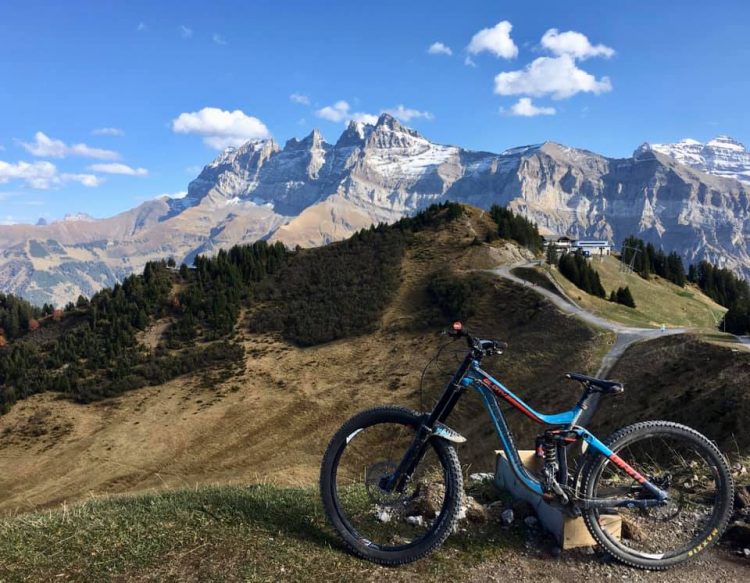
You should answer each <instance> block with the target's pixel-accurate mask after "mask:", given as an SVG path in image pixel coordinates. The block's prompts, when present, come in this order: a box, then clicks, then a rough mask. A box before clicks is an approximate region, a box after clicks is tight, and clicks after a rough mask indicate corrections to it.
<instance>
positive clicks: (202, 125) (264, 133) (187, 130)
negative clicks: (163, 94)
mask: <svg viewBox="0 0 750 583" xmlns="http://www.w3.org/2000/svg"><path fill="white" fill-rule="evenodd" d="M172 131H173V132H175V133H178V134H198V135H200V136H203V142H204V143H206V144H207V145H209V146H211V147H212V148H216V149H217V150H223V149H224V148H226V147H228V146H240V145H242V144H244V143H245V142H247V141H250V140H262V139H265V138H268V137H270V135H271V133H270V132H269V131H268V128H267V127H266V125H265V124H264V123H263V122H262V121H260V120H259V119H258V118H257V117H253V116H249V115H246V114H245V113H244V112H243V111H241V110H239V109H235V110H234V111H225V110H223V109H219V108H218V107H204V108H203V109H201V110H200V111H194V112H190V113H181V114H180V115H179V116H177V117H176V118H175V119H174V120H172Z"/></svg>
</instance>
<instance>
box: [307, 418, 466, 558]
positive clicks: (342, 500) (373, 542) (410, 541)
mask: <svg viewBox="0 0 750 583" xmlns="http://www.w3.org/2000/svg"><path fill="white" fill-rule="evenodd" d="M420 424H421V418H420V416H419V415H418V414H417V413H415V412H413V411H410V410H408V409H403V408H400V407H379V408H376V409H370V410H367V411H363V412H362V413H359V414H357V415H355V416H354V417H352V418H351V419H350V420H349V421H347V422H346V423H345V424H344V425H343V426H342V427H341V429H339V431H338V432H337V433H336V435H335V436H334V437H333V439H332V440H331V443H330V444H329V446H328V449H327V450H326V453H325V455H324V457H323V463H322V467H321V473H320V490H321V496H322V499H323V508H324V510H325V512H326V514H327V516H328V518H329V520H330V522H331V524H332V525H333V527H334V528H335V529H336V531H337V532H338V533H339V535H340V536H341V538H342V539H343V541H344V542H345V543H346V545H347V547H349V549H350V550H351V551H353V552H354V553H355V554H357V555H359V556H360V557H363V558H365V559H368V560H370V561H373V562H376V563H380V564H383V565H400V564H404V563H409V562H412V561H416V560H417V559H420V558H422V557H424V556H425V555H427V554H428V553H430V552H432V551H434V550H435V549H437V548H438V547H439V546H440V545H441V544H442V543H443V542H444V541H445V539H446V538H447V537H448V535H449V534H450V533H451V531H452V530H453V526H454V524H455V523H456V520H457V517H458V512H459V507H460V504H461V496H462V493H463V481H462V476H461V467H460V464H459V462H458V456H457V455H456V451H455V449H454V448H453V447H452V446H451V445H450V444H449V443H447V442H446V441H444V440H442V439H438V438H431V439H429V440H428V442H427V444H426V446H425V447H426V450H425V451H424V455H422V457H421V458H420V460H419V463H418V465H417V467H416V469H415V471H414V473H413V474H412V476H411V479H410V480H409V481H408V483H407V484H406V486H405V488H403V491H402V492H398V491H389V490H388V489H387V488H384V487H383V486H384V484H386V483H387V480H388V477H389V476H391V475H392V474H393V472H394V471H395V469H396V468H397V467H398V464H399V462H400V461H401V459H402V457H403V456H404V454H405V453H406V451H407V449H408V448H409V446H410V445H411V444H412V442H413V440H414V438H415V436H416V434H417V430H418V428H419V426H420Z"/></svg>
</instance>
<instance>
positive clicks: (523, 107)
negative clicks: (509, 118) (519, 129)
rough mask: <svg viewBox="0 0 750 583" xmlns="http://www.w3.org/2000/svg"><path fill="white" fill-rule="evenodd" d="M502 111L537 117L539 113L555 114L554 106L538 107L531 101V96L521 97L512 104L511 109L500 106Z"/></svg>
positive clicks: (508, 113) (509, 113) (520, 115)
mask: <svg viewBox="0 0 750 583" xmlns="http://www.w3.org/2000/svg"><path fill="white" fill-rule="evenodd" d="M500 113H506V114H507V115H515V116H519V117H535V116H537V115H555V113H556V111H555V108H554V107H537V106H536V105H534V103H533V102H532V101H531V98H530V97H521V99H519V100H518V101H517V102H516V103H514V104H513V105H511V107H510V109H509V110H507V111H506V110H504V109H503V108H500Z"/></svg>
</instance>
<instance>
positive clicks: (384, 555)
mask: <svg viewBox="0 0 750 583" xmlns="http://www.w3.org/2000/svg"><path fill="white" fill-rule="evenodd" d="M445 334H447V335H449V336H451V337H452V338H453V339H454V340H455V339H459V338H462V339H465V340H466V342H467V345H468V350H467V352H466V355H465V357H464V358H463V361H462V362H461V364H460V366H459V367H458V369H457V370H456V372H455V373H454V374H453V377H452V378H451V380H450V382H448V384H447V385H446V387H445V389H444V391H443V393H442V394H441V396H440V398H439V399H438V401H437V404H436V405H435V407H434V408H433V409H432V411H430V412H428V413H418V412H415V411H412V410H409V409H405V408H402V407H395V406H388V407H378V408H374V409H369V410H366V411H363V412H361V413H359V414H357V415H355V416H354V417H352V418H351V419H349V420H348V421H347V422H346V423H344V425H343V426H342V427H341V428H340V429H339V430H338V432H337V433H336V434H335V435H334V437H333V439H332V440H331V442H330V444H329V445H328V448H327V450H326V452H325V455H324V457H323V462H322V467H321V474H320V488H321V495H322V499H323V507H324V509H325V512H326V514H327V516H328V518H329V520H330V522H331V524H332V525H333V527H334V528H335V529H336V531H337V532H338V533H339V535H340V536H341V538H342V539H343V541H344V543H345V544H346V546H347V547H348V548H349V549H350V550H351V551H352V552H353V553H354V554H356V555H358V556H360V557H362V558H365V559H368V560H370V561H373V562H376V563H380V564H383V565H399V564H404V563H409V562H412V561H416V560H417V559H420V558H422V557H424V556H426V555H427V554H429V553H431V552H433V551H434V550H436V549H437V548H438V547H439V546H440V545H441V544H442V543H443V542H444V541H445V540H446V538H447V537H448V536H449V535H450V533H451V532H452V531H453V530H454V527H455V525H456V522H457V520H458V516H459V510H460V506H461V501H462V496H463V477H462V471H461V466H460V464H459V460H458V456H457V454H456V450H455V447H454V446H455V445H456V444H459V443H463V442H464V441H466V439H465V438H464V437H463V436H461V435H460V434H459V433H457V432H456V431H455V430H453V429H451V428H450V427H448V426H447V425H445V421H446V419H447V418H448V416H449V415H450V413H451V411H452V410H453V408H454V407H455V406H456V404H457V403H458V401H459V399H460V398H461V396H462V395H463V394H464V393H465V392H466V391H467V389H469V388H471V389H474V390H476V391H477V392H478V393H479V395H480V397H481V399H482V401H483V404H484V406H485V408H486V409H487V411H488V413H489V416H490V419H491V421H492V424H493V425H494V427H495V430H496V432H497V435H498V437H499V440H500V443H501V445H502V448H503V450H504V451H505V454H506V457H507V460H508V463H509V466H510V468H511V469H512V471H513V473H514V474H515V476H516V477H517V478H518V480H519V481H520V482H521V483H522V484H523V485H524V486H525V487H526V488H528V489H529V490H531V491H532V492H535V493H536V494H538V495H539V496H540V497H541V498H542V499H543V501H544V502H545V503H547V504H550V505H553V506H555V507H557V508H558V509H560V510H561V511H562V512H564V513H565V514H566V515H569V516H574V517H578V516H582V517H583V519H584V521H585V524H586V526H587V528H588V530H589V531H590V532H591V535H592V536H593V538H594V540H595V541H596V542H597V543H599V544H600V545H601V546H602V547H603V548H604V549H605V550H606V552H607V553H609V554H610V555H611V556H612V557H614V558H615V559H617V560H619V561H621V562H623V563H625V564H627V565H630V566H634V567H640V568H644V569H653V570H661V569H667V568H669V567H672V566H674V565H676V564H678V563H681V562H683V561H685V560H687V559H689V558H691V557H695V556H696V555H698V554H699V553H701V552H703V551H705V550H706V549H707V548H708V547H709V545H712V544H713V543H715V542H716V541H717V540H718V539H719V537H720V536H721V535H722V533H723V532H724V530H725V528H726V526H727V523H728V522H729V519H730V516H731V513H732V503H733V489H734V486H733V483H732V478H731V475H730V472H729V466H728V463H727V461H726V459H725V457H724V456H723V455H722V453H721V452H720V451H719V449H718V448H717V447H716V445H715V444H714V443H713V442H712V441H710V440H709V439H708V438H706V437H705V436H703V435H701V434H700V433H698V432H697V431H695V430H694V429H691V428H689V427H687V426H685V425H680V424H677V423H672V422H668V421H645V422H640V423H635V424H633V425H629V426H627V427H624V428H622V429H620V430H618V431H615V432H614V433H613V434H612V435H610V436H609V437H608V438H607V439H605V440H604V441H600V440H599V439H598V438H597V437H596V436H594V435H593V434H592V433H591V432H590V431H588V430H587V429H586V428H585V427H583V426H581V425H579V424H578V423H579V421H580V420H582V418H583V415H584V412H586V411H587V410H589V409H590V407H591V406H592V404H593V403H594V401H595V400H598V399H599V398H600V397H601V396H604V395H614V394H619V393H622V392H623V391H624V385H623V384H622V383H620V382H618V381H612V380H603V379H598V378H594V377H590V376H586V375H582V374H577V373H568V374H567V375H566V376H567V377H568V378H569V379H572V380H575V381H578V382H580V383H581V385H582V387H583V392H582V394H581V397H580V398H579V400H578V402H577V403H576V405H575V406H574V407H573V408H572V409H570V410H568V411H564V412H562V413H555V414H550V415H545V414H542V413H539V412H537V411H535V410H534V409H532V408H531V407H530V406H529V405H527V404H526V403H525V402H524V401H522V400H521V399H520V398H519V397H517V396H516V395H515V394H513V392H511V391H510V390H509V389H508V388H506V387H505V386H504V385H503V384H502V383H501V382H500V381H498V380H496V379H495V378H493V377H492V376H491V375H489V374H488V373H487V372H485V371H484V370H482V368H481V366H480V365H481V362H482V359H483V358H486V357H490V356H496V355H500V354H502V353H503V352H504V351H505V350H506V348H507V345H506V344H505V343H503V342H499V341H496V340H482V339H480V338H476V337H474V336H472V335H471V334H469V333H468V331H467V330H466V329H465V328H464V327H463V326H462V325H461V324H460V323H459V322H456V323H455V324H454V325H453V326H452V328H451V329H450V330H448V331H446V332H445ZM498 398H499V399H502V400H503V401H505V402H507V403H509V404H510V405H512V406H513V407H515V408H516V409H519V410H520V411H521V412H522V413H523V414H525V415H526V416H527V417H529V418H530V419H531V420H533V421H535V422H537V423H540V424H542V425H545V426H548V427H547V428H546V430H545V431H543V433H541V434H540V435H539V436H538V437H537V443H536V453H537V455H538V456H540V457H541V458H542V460H543V464H542V466H541V467H542V469H541V471H539V472H536V473H533V472H531V471H530V470H528V469H527V468H526V467H525V466H524V465H523V463H522V462H521V459H520V456H519V454H518V450H517V448H516V445H515V443H514V440H513V436H512V434H511V432H510V430H509V428H508V425H507V422H506V420H505V417H504V414H503V412H502V410H501V409H500V407H499V404H498ZM575 444H580V445H581V447H580V449H581V450H585V451H582V452H581V453H579V454H578V455H577V456H576V460H577V462H578V463H577V464H576V465H575V466H576V469H575V470H573V469H572V468H573V466H572V465H569V461H568V457H569V453H571V452H572V451H573V449H574V448H573V447H572V446H573V445H575ZM575 449H576V451H577V450H578V448H575ZM542 460H540V461H542ZM615 514H617V515H619V516H620V518H621V520H622V526H623V528H622V536H620V537H618V536H615V534H613V533H611V532H610V531H609V530H607V529H605V528H604V526H603V523H605V522H607V520H606V515H615Z"/></svg>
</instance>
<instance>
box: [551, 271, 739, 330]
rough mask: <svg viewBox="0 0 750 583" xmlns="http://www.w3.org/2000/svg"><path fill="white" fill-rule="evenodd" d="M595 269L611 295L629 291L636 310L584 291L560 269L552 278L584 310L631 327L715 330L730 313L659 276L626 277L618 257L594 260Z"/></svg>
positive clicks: (692, 289) (697, 292)
mask: <svg viewBox="0 0 750 583" xmlns="http://www.w3.org/2000/svg"><path fill="white" fill-rule="evenodd" d="M591 265H592V266H593V267H594V268H595V269H596V270H597V272H598V273H599V277H600V279H601V282H602V285H603V286H604V289H605V290H606V292H607V295H609V292H611V291H612V290H616V289H617V288H619V287H625V286H627V287H629V288H630V291H631V293H632V294H633V299H634V300H635V305H636V307H635V309H633V308H628V307H625V306H622V305H620V304H616V303H614V302H609V301H607V300H605V299H601V298H597V297H595V296H592V295H589V294H587V293H585V292H583V291H581V290H580V289H578V288H577V287H576V286H574V285H573V284H572V283H571V282H570V281H568V280H567V279H566V278H565V277H563V276H562V275H561V274H560V273H559V272H558V271H557V269H556V268H552V270H551V271H550V274H551V275H552V277H554V279H555V281H556V282H557V283H558V284H559V285H560V286H561V287H562V288H563V289H564V290H565V292H566V294H567V295H568V296H569V297H571V298H573V300H575V301H576V302H577V303H578V304H579V305H580V306H581V307H583V308H585V309H587V310H589V311H591V312H594V313H595V314H598V315H601V316H603V317H605V318H609V319H611V320H614V321H616V322H621V323H622V324H625V325H627V326H638V327H658V326H661V325H662V324H666V325H667V326H680V327H688V328H703V329H715V328H716V324H717V322H718V321H720V320H721V318H722V316H723V314H724V312H726V308H723V307H722V306H720V305H719V304H717V303H715V302H714V301H713V300H711V299H710V298H708V297H707V296H706V295H705V294H703V293H702V292H701V291H700V290H699V289H698V288H697V287H695V286H693V285H687V286H685V287H684V288H681V287H679V286H677V285H675V284H673V283H671V282H669V281H667V280H665V279H662V278H661V277H658V276H651V277H650V278H649V279H648V280H646V279H643V278H642V277H641V276H640V275H637V274H635V273H624V272H622V271H621V269H620V266H621V264H620V262H619V260H618V259H617V258H615V257H612V256H610V257H601V258H594V259H592V260H591Z"/></svg>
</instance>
